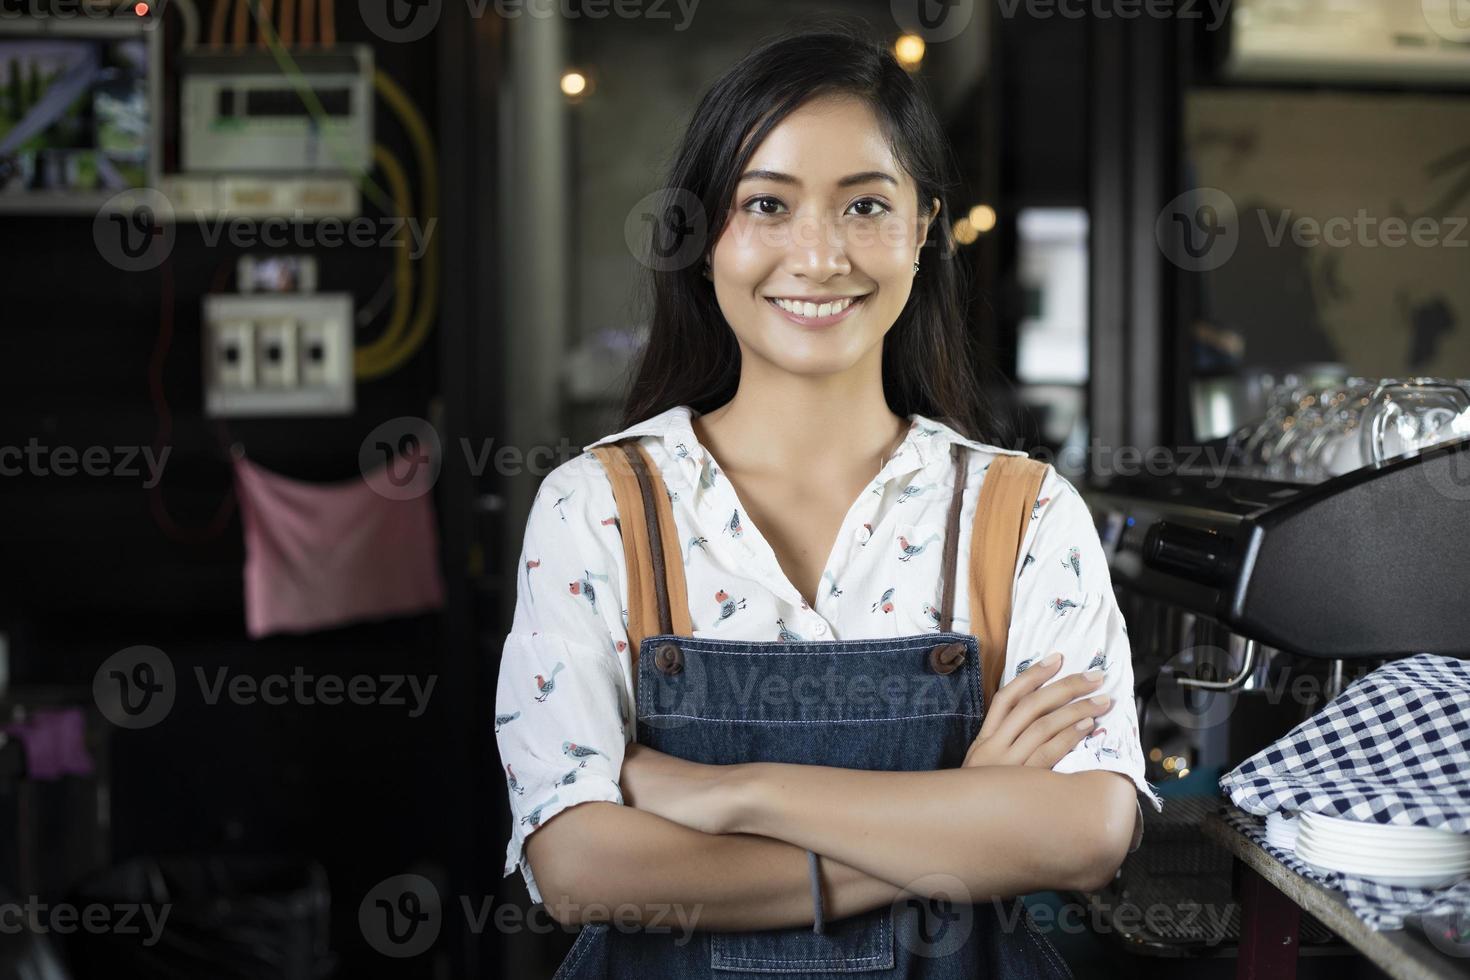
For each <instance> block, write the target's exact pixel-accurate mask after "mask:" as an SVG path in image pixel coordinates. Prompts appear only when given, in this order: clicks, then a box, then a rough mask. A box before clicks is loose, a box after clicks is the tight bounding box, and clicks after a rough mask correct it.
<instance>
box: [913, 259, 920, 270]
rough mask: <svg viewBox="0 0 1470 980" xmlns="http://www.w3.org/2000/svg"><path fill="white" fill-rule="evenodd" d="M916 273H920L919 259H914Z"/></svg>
mask: <svg viewBox="0 0 1470 980" xmlns="http://www.w3.org/2000/svg"><path fill="white" fill-rule="evenodd" d="M914 271H915V272H918V271H919V260H918V259H914Z"/></svg>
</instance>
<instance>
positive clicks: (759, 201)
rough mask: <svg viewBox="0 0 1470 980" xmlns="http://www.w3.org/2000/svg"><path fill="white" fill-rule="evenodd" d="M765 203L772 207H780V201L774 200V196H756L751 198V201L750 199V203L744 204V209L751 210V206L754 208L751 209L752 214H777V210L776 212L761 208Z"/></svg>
mask: <svg viewBox="0 0 1470 980" xmlns="http://www.w3.org/2000/svg"><path fill="white" fill-rule="evenodd" d="M767 204H769V205H772V206H773V207H774V208H779V207H781V202H780V201H778V200H776V199H775V198H774V197H757V198H752V199H751V201H750V203H748V204H746V206H745V210H747V211H752V208H754V210H753V211H752V213H753V214H760V215H773V214H778V213H779V212H777V211H775V210H770V211H767V210H764V209H763V205H767Z"/></svg>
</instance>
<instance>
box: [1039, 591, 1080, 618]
mask: <svg viewBox="0 0 1470 980" xmlns="http://www.w3.org/2000/svg"><path fill="white" fill-rule="evenodd" d="M1047 607H1048V608H1050V609H1051V611H1052V612H1053V613H1055V614H1056V617H1057V619H1061V618H1062V617H1063V616H1065V615H1066V614H1067V613H1069V612H1071V611H1072V610H1073V609H1086V608H1087V603H1086V602H1085V601H1083V602H1080V603H1079V602H1073V601H1072V600H1071V599H1067V598H1063V597H1061V596H1058V597H1057V598H1055V599H1053V600H1052V601H1051V602H1049V603H1047Z"/></svg>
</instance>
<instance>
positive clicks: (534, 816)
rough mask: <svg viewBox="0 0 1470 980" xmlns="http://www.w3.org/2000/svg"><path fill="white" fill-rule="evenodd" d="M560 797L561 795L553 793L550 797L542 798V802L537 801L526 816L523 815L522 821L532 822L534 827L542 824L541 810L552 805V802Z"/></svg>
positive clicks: (525, 822)
mask: <svg viewBox="0 0 1470 980" xmlns="http://www.w3.org/2000/svg"><path fill="white" fill-rule="evenodd" d="M558 799H560V797H559V796H557V795H556V794H555V793H553V794H551V796H549V797H548V798H546V799H544V800H542V801H541V802H540V803H537V804H536V805H535V807H533V808H532V809H531V810H530V811H529V812H527V814H526V815H525V816H524V817H521V823H524V824H530V825H531V826H532V827H539V826H541V812H542V811H543V810H545V809H546V808H547V807H549V806H551V804H553V803H555V802H556V801H557V800H558Z"/></svg>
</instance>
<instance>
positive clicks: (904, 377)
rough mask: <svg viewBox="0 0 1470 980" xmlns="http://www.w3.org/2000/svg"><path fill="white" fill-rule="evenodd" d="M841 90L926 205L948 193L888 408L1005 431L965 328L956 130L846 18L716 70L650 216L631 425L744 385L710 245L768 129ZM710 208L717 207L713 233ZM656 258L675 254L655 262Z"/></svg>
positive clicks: (626, 414) (961, 427)
mask: <svg viewBox="0 0 1470 980" xmlns="http://www.w3.org/2000/svg"><path fill="white" fill-rule="evenodd" d="M834 94H843V95H851V96H856V97H858V98H861V99H863V100H865V101H866V102H867V103H868V104H869V105H870V106H871V107H872V109H873V111H874V113H875V114H876V115H877V117H878V119H879V122H880V125H881V126H882V128H883V132H884V135H885V136H886V137H887V139H888V142H889V146H890V148H891V149H892V151H893V154H894V156H895V158H896V159H897V160H898V163H899V165H900V166H902V167H903V169H904V170H905V171H906V172H907V173H908V174H909V176H910V177H911V178H912V179H913V181H914V183H915V184H916V185H917V189H918V211H919V212H920V213H921V214H922V213H925V212H927V211H928V209H929V208H930V206H931V202H932V201H933V199H934V198H938V199H939V201H940V209H939V214H938V215H937V216H936V217H935V218H934V220H933V222H932V223H931V224H930V226H929V234H928V237H927V239H926V240H925V242H924V246H925V248H924V249H923V250H922V251H921V259H920V261H921V263H922V265H921V268H920V271H919V273H918V274H917V275H916V276H915V278H914V284H913V291H912V293H911V295H910V296H909V300H908V303H907V304H905V306H904V309H903V311H902V312H901V313H900V314H899V316H898V319H897V320H896V321H895V322H894V325H893V327H892V328H891V329H890V330H889V331H888V333H887V335H886V336H885V337H884V340H883V391H884V395H885V397H886V399H887V402H888V407H889V408H890V409H891V410H892V411H893V412H894V413H895V414H897V415H900V416H902V417H905V418H906V417H907V416H908V415H909V414H910V413H914V412H917V413H918V414H920V415H924V416H926V417H928V418H933V419H940V420H943V421H944V422H946V424H948V425H951V426H952V427H954V428H955V429H956V430H957V431H959V432H960V433H961V434H963V435H965V436H968V437H970V438H976V439H982V440H987V441H992V442H994V441H998V439H999V438H1001V437H1002V435H1003V434H1002V433H1001V432H999V431H997V429H996V427H995V423H994V420H993V419H992V417H991V413H990V412H989V409H988V405H987V403H986V400H985V397H984V394H983V391H982V389H981V386H980V384H979V381H978V378H977V368H978V364H977V359H976V357H975V352H974V350H973V349H972V342H971V338H970V336H969V332H968V331H967V329H966V321H965V308H966V303H967V300H968V294H967V290H968V276H967V275H966V274H965V271H964V269H963V268H962V265H963V263H961V262H959V261H955V258H956V256H955V248H956V245H955V239H954V234H953V231H952V229H951V224H950V214H949V195H950V193H951V192H952V190H953V189H954V188H955V186H956V183H955V178H954V174H955V170H954V166H953V158H952V154H951V150H950V147H949V144H948V141H947V140H946V139H945V137H944V133H943V129H942V128H941V127H940V124H939V121H938V119H936V118H935V115H934V112H933V109H932V108H931V107H930V104H929V101H928V99H927V97H926V96H925V94H924V92H923V90H922V89H921V87H920V84H919V82H918V81H917V80H915V79H914V78H912V77H910V75H909V74H908V72H906V71H904V69H903V68H902V66H900V65H899V63H898V60H897V59H896V58H894V56H893V55H892V53H891V52H890V51H889V50H888V49H887V48H886V47H885V46H883V45H882V44H880V43H878V42H876V41H874V40H871V39H869V38H867V37H864V36H863V35H862V34H861V33H860V31H859V29H857V28H855V27H853V26H850V25H846V24H842V23H837V24H833V25H827V26H823V27H821V28H818V29H812V30H806V31H803V32H801V33H795V34H786V35H783V36H780V37H777V38H775V39H773V40H770V41H767V42H766V43H764V44H762V45H761V46H760V47H758V48H756V49H755V50H754V51H752V52H751V53H750V54H748V55H746V56H745V58H743V59H742V60H741V61H740V62H739V63H738V64H736V65H735V66H734V67H733V68H731V69H730V70H729V71H728V72H726V73H725V74H724V75H723V76H722V77H721V78H720V79H719V80H718V81H716V82H715V83H714V84H713V85H712V86H711V87H710V89H709V90H708V91H707V92H705V94H704V97H703V98H702V99H701V100H700V102H699V106H698V108H696V109H695V110H694V115H693V118H692V119H691V121H690V123H689V127H688V129H687V130H686V131H685V133H684V138H683V141H682V142H681V144H680V145H679V148H678V152H677V154H676V156H675V157H674V161H673V164H672V166H671V168H670V171H669V175H668V179H667V181H666V182H665V188H664V190H663V191H662V192H661V193H660V194H658V195H655V200H657V202H658V203H657V204H655V205H654V207H653V213H652V214H651V215H649V218H650V223H651V225H652V233H653V242H652V248H651V251H650V253H649V255H650V261H649V262H648V264H647V268H648V270H649V273H648V274H649V276H650V277H651V280H652V289H651V295H652V316H651V323H650V330H649V337H648V343H647V345H646V347H645V348H644V350H643V353H642V357H641V359H640V361H639V363H638V366H637V369H636V373H635V376H634V380H633V383H632V385H631V387H630V389H629V391H628V396H627V400H626V402H625V404H624V407H623V418H622V421H621V423H620V428H626V427H628V426H630V425H633V424H634V423H636V422H640V421H642V420H643V419H646V418H649V417H650V416H653V415H657V414H659V413H660V412H663V411H666V410H667V409H670V408H673V407H674V406H676V405H685V404H687V405H690V406H692V407H693V408H694V409H695V410H696V411H698V412H701V413H703V412H708V411H711V410H713V409H715V408H718V407H720V406H721V405H723V404H725V403H726V402H727V401H729V400H730V399H731V398H732V397H734V395H735V391H736V388H737V386H738V383H739V378H740V347H739V344H738V342H737V341H736V338H735V334H734V332H733V331H732V330H731V329H730V327H729V325H728V324H727V323H726V322H725V318H724V315H723V314H722V313H721V312H720V306H719V302H718V300H717V299H716V297H715V291H714V287H713V285H712V283H711V281H710V280H708V279H706V278H705V277H704V257H705V256H706V255H708V254H709V253H710V250H711V249H712V248H713V246H714V243H715V242H716V241H718V240H719V237H720V234H721V232H722V231H723V229H724V226H725V224H726V223H727V222H728V220H729V201H730V200H731V198H732V197H733V195H734V193H735V188H736V185H737V183H738V182H739V178H740V174H741V173H743V172H744V170H745V166H746V164H747V162H748V161H749V159H750V157H751V155H752V154H753V153H754V152H755V150H756V148H757V147H759V146H760V144H761V142H762V141H763V140H764V139H765V137H766V135H767V134H768V133H769V132H770V131H771V130H772V129H773V128H774V127H775V126H776V125H777V124H779V123H780V122H781V120H782V119H784V118H785V117H786V116H787V115H789V114H790V113H791V112H792V111H793V110H795V109H796V108H797V107H798V106H800V105H801V104H803V103H805V102H807V101H808V100H809V99H812V98H816V97H821V96H826V95H834ZM696 202H697V203H696ZM691 212H694V214H693V215H692V214H691ZM701 214H702V215H707V216H710V217H709V219H708V222H707V224H708V229H707V231H706V232H704V233H703V234H700V229H699V228H698V224H699V222H698V221H697V216H698V215H701ZM691 229H694V230H692V231H691ZM670 236H673V237H672V240H670ZM691 237H692V238H693V239H694V240H692V241H691V240H690V239H691ZM659 256H662V257H665V258H669V257H674V258H676V259H677V261H657V260H656V257H659Z"/></svg>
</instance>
